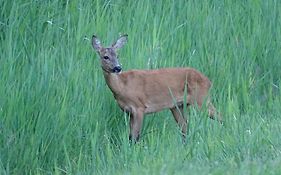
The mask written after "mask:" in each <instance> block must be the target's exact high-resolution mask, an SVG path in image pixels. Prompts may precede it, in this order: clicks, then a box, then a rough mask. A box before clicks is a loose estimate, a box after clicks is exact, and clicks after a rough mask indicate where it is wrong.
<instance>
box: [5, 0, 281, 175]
mask: <svg viewBox="0 0 281 175" xmlns="http://www.w3.org/2000/svg"><path fill="white" fill-rule="evenodd" d="M0 8H1V11H0V53H1V54H0V173H1V174H280V173H281V168H280V167H281V166H280V164H281V157H280V156H281V134H280V131H281V119H280V116H281V110H280V106H281V81H280V75H281V65H280V64H281V61H280V59H281V30H280V29H281V14H280V9H281V2H280V1H278V0H268V1H262V0H249V1H218V0H213V1H209V0H202V1H195V0H190V1H149V0H144V1H123V0H116V1H102V0H96V1H87V0H85V1H77V0H73V1H68V0H63V1H59V0H53V1H41V0H37V1H35V0H33V1H27V0H21V1H5V0H0ZM124 33H127V34H128V35H129V41H128V43H127V45H126V46H125V47H124V49H122V50H120V53H119V54H120V61H121V63H122V64H123V69H125V70H128V69H155V68H161V67H187V66H190V67H194V68H196V69H198V70H200V71H201V72H203V73H204V74H205V75H207V76H208V77H209V78H210V79H211V81H212V82H213V87H212V90H211V96H212V99H213V102H214V104H215V106H216V108H217V109H218V110H219V111H220V112H221V113H222V114H223V116H224V121H225V125H224V126H221V125H219V124H218V123H217V122H215V121H212V120H209V119H208V118H207V117H206V114H205V113H204V112H198V111H196V110H195V109H192V110H191V111H190V114H189V118H190V129H189V130H190V132H189V135H188V137H187V144H185V145H183V144H182V142H181V134H180V131H179V129H178V127H177V125H176V123H175V122H174V121H173V120H174V119H173V118H172V116H171V114H170V112H169V111H168V110H166V111H162V112H160V113H157V114H152V115H149V116H147V117H146V118H145V122H144V126H143V132H142V136H141V142H140V143H138V144H136V145H131V146H130V144H129V142H128V118H127V116H126V115H125V114H123V113H122V111H121V110H120V109H119V108H118V106H117V104H116V102H115V100H114V98H113V96H112V94H111V92H110V90H109V89H108V88H107V86H106V84H105V81H104V79H103V76H102V70H101V68H100V65H99V60H98V56H97V55H96V53H94V51H93V49H92V47H91V42H90V40H91V36H92V34H96V35H98V36H99V37H100V38H101V40H103V41H104V45H109V44H111V42H113V41H114V40H116V39H117V38H118V35H119V34H124Z"/></svg>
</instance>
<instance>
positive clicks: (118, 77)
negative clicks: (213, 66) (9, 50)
mask: <svg viewBox="0 0 281 175" xmlns="http://www.w3.org/2000/svg"><path fill="white" fill-rule="evenodd" d="M124 37H125V38H124ZM126 40H127V36H122V37H121V38H119V40H117V42H116V43H117V44H116V43H115V44H114V45H113V46H112V47H111V48H103V47H102V46H101V45H100V42H99V40H98V39H97V38H96V37H95V36H94V37H93V46H94V48H95V49H96V50H97V51H98V53H99V55H100V57H101V64H102V67H103V73H104V78H105V80H106V83H107V85H108V87H109V88H110V90H111V91H112V93H113V95H114V98H115V99H116V101H117V103H118V104H119V106H120V108H121V109H122V110H124V111H126V112H128V113H129V114H130V139H133V140H135V141H137V140H138V139H139V135H140V131H141V126H142V122H143V117H144V115H145V114H148V113H153V112H157V111H160V110H163V109H167V108H168V109H170V110H171V112H172V114H173V116H174V118H175V120H176V122H177V123H178V125H179V126H180V128H181V130H182V135H183V137H184V138H185V136H186V132H187V125H188V121H187V120H186V119H185V118H184V115H183V105H188V106H189V105H194V104H195V103H196V104H197V105H198V107H199V109H200V108H201V107H202V105H203V103H204V101H205V100H206V104H207V107H208V109H209V116H210V117H211V118H213V116H214V114H215V113H216V112H215V108H214V107H213V105H212V104H211V102H210V100H209V97H208V91H209V88H210V87H211V82H210V80H209V79H208V78H207V77H206V76H204V75H203V74H202V73H200V72H199V71H197V70H195V69H193V68H166V69H158V70H130V71H127V72H123V73H115V72H113V70H114V66H119V62H118V59H117V56H116V53H115V51H116V48H121V47H122V46H123V45H124V44H125V42H126ZM105 55H106V56H108V57H110V59H111V60H109V59H106V60H104V59H103V57H104V56H105ZM185 89H186V90H187V97H186V100H187V101H186V102H187V104H183V103H184V92H185ZM218 120H220V121H221V118H220V116H218Z"/></svg>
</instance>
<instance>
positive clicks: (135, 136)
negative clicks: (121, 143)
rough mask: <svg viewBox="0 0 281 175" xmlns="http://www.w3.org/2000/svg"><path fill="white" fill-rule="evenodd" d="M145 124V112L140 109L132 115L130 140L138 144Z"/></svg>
mask: <svg viewBox="0 0 281 175" xmlns="http://www.w3.org/2000/svg"><path fill="white" fill-rule="evenodd" d="M142 122H143V110H142V109H138V110H136V111H134V112H132V113H131V114H130V135H129V140H130V141H133V142H137V141H138V140H139V137H140V132H141V128H142Z"/></svg>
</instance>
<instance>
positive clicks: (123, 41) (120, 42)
mask: <svg viewBox="0 0 281 175" xmlns="http://www.w3.org/2000/svg"><path fill="white" fill-rule="evenodd" d="M127 40H128V35H127V34H126V35H123V36H121V37H120V38H119V39H118V40H117V41H116V42H115V43H114V44H112V48H114V49H115V50H116V49H120V48H121V47H123V46H124V45H125V44H126V43H127Z"/></svg>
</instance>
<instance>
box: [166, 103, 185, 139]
mask: <svg viewBox="0 0 281 175" xmlns="http://www.w3.org/2000/svg"><path fill="white" fill-rule="evenodd" d="M170 110H171V112H172V114H173V116H174V118H175V120H176V122H177V123H178V125H179V127H180V129H181V133H182V137H183V141H184V142H185V138H186V135H187V130H188V120H187V119H186V118H185V117H184V113H183V106H178V107H173V108H170Z"/></svg>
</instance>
